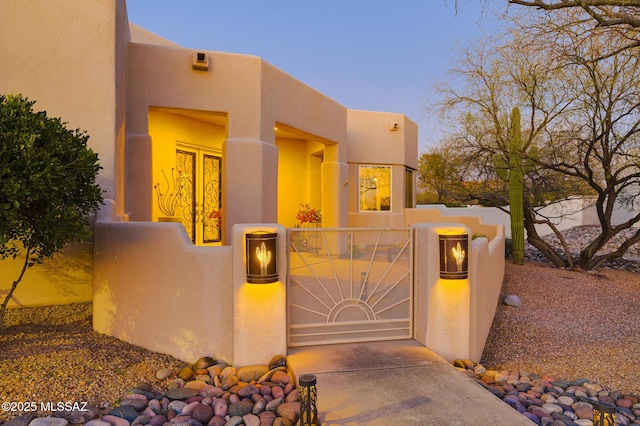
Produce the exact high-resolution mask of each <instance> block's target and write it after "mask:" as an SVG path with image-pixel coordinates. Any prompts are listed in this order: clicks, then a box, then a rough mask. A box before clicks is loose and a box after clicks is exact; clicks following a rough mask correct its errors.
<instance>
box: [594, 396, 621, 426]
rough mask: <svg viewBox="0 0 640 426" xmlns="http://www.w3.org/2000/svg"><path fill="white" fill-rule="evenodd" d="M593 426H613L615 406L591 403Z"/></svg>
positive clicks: (599, 402) (606, 403)
mask: <svg viewBox="0 0 640 426" xmlns="http://www.w3.org/2000/svg"><path fill="white" fill-rule="evenodd" d="M591 404H592V405H593V426H615V424H616V406H615V405H613V404H611V403H608V402H604V401H592V402H591Z"/></svg>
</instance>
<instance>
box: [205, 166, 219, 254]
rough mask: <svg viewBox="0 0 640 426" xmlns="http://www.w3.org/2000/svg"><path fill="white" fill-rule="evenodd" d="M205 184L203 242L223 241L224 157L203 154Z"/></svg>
mask: <svg viewBox="0 0 640 426" xmlns="http://www.w3.org/2000/svg"><path fill="white" fill-rule="evenodd" d="M202 160H203V161H202V165H203V170H202V172H203V185H202V206H203V212H204V218H203V220H202V242H203V243H204V244H207V243H217V242H220V241H222V226H221V225H222V211H221V210H220V208H221V206H222V203H221V195H222V194H221V190H220V188H221V185H220V181H221V179H220V178H221V177H222V158H220V157H218V156H216V155H209V154H204V155H203V156H202Z"/></svg>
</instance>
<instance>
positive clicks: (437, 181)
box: [418, 146, 461, 204]
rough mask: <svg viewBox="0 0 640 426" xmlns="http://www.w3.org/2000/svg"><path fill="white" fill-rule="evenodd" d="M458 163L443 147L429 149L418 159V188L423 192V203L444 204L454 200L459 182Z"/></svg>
mask: <svg viewBox="0 0 640 426" xmlns="http://www.w3.org/2000/svg"><path fill="white" fill-rule="evenodd" d="M458 170H459V167H458V163H457V160H456V158H455V156H454V155H453V153H452V152H451V150H449V149H447V148H446V147H443V146H438V147H429V148H428V149H427V152H425V153H423V154H421V155H420V158H419V159H418V187H419V188H420V189H422V190H423V191H424V192H423V194H422V197H423V198H424V200H423V201H427V202H430V203H439V204H444V203H448V202H451V201H454V200H457V201H461V200H460V199H459V198H460V197H456V193H457V192H458V188H459V185H458V183H459V182H460V179H459V176H458Z"/></svg>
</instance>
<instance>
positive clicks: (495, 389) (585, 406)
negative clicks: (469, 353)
mask: <svg viewBox="0 0 640 426" xmlns="http://www.w3.org/2000/svg"><path fill="white" fill-rule="evenodd" d="M453 364H454V367H456V368H458V370H460V371H461V372H463V373H464V374H466V375H467V376H469V378H471V379H472V380H473V381H475V382H476V383H478V384H479V385H481V386H482V387H484V388H485V389H487V390H488V391H489V392H491V393H492V394H494V395H495V396H497V397H498V398H500V399H502V400H503V401H504V402H506V403H507V404H509V405H510V406H511V407H513V408H514V409H515V410H517V411H518V412H520V413H522V415H524V416H525V417H527V418H528V419H529V420H531V421H533V422H534V423H535V424H537V425H552V426H593V403H594V402H595V401H600V402H606V403H609V404H613V405H615V406H616V425H618V426H627V425H631V424H640V396H638V395H631V394H626V393H622V392H611V391H607V390H605V389H603V388H602V386H600V385H598V384H596V383H592V382H590V381H589V380H588V379H586V378H581V379H577V380H574V381H568V380H557V379H556V378H554V377H551V376H547V375H543V376H539V375H537V374H531V373H527V372H524V371H522V372H519V371H506V370H505V371H495V370H487V369H486V368H485V367H484V366H483V365H482V364H474V363H473V362H471V361H470V360H456V361H454V363H453Z"/></svg>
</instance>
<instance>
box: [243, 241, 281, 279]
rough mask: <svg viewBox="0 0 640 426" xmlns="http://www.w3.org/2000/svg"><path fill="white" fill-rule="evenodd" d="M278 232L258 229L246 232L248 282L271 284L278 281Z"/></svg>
mask: <svg viewBox="0 0 640 426" xmlns="http://www.w3.org/2000/svg"><path fill="white" fill-rule="evenodd" d="M277 242H278V234H277V233H272V232H266V231H258V232H252V233H249V234H246V245H247V253H246V261H247V282H248V283H251V284H269V283H275V282H277V281H278V250H277V247H278V245H277Z"/></svg>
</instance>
